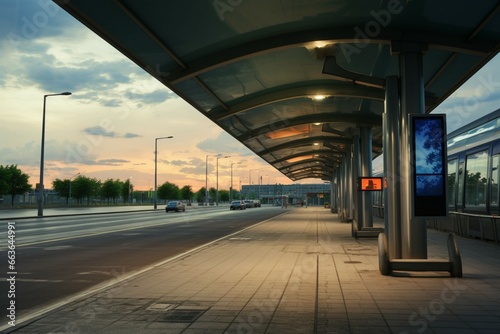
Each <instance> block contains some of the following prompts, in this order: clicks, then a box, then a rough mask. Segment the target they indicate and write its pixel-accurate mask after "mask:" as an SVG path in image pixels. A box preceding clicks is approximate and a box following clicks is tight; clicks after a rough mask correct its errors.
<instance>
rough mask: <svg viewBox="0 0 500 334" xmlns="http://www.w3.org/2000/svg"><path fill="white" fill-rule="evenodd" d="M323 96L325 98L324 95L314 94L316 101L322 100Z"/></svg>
mask: <svg viewBox="0 0 500 334" xmlns="http://www.w3.org/2000/svg"><path fill="white" fill-rule="evenodd" d="M325 98H326V96H325V95H314V99H315V100H318V101H321V100H324V99H325Z"/></svg>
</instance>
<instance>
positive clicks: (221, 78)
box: [54, 0, 500, 180]
mask: <svg viewBox="0 0 500 334" xmlns="http://www.w3.org/2000/svg"><path fill="white" fill-rule="evenodd" d="M54 1H55V2H56V3H58V4H59V5H60V6H61V7H62V8H64V9H65V10H66V11H68V12H69V13H70V14H72V15H73V16H74V17H76V18H77V19H78V20H80V21H81V22H82V23H83V24H85V25H87V26H88V27H89V28H90V29H92V30H93V31H94V32H96V33H97V34H98V35H99V36H101V37H102V38H104V39H105V40H106V41H108V42H109V43H110V44H112V45H113V46H114V47H116V48H117V49H118V50H120V51H121V52H122V53H123V54H124V55H126V56H127V57H129V58H130V59H132V60H133V61H134V62H135V63H137V64H138V65H139V66H141V67H142V68H144V69H145V70H146V71H147V72H149V73H150V74H151V75H152V76H154V77H155V78H157V79H158V80H159V81H160V82H162V83H163V84H164V85H165V86H167V87H168V88H170V89H171V90H172V91H174V92H175V93H176V94H178V95H179V96H180V97H181V98H183V99H185V100H186V101H187V102H189V103H190V104H191V105H192V106H193V107H194V108H196V109H197V110H199V111H200V112H201V113H202V114H204V115H205V116H206V117H208V118H209V119H211V120H212V121H214V122H215V123H217V124H218V125H220V126H221V127H222V128H223V129H225V130H226V131H227V132H229V133H230V134H231V135H233V136H234V137H235V138H236V139H238V140H239V141H240V142H241V143H243V144H244V145H246V146H247V147H248V148H250V149H251V150H252V151H253V152H255V153H256V154H258V155H259V156H260V157H262V158H263V159H264V160H266V161H267V162H269V163H270V164H271V165H273V166H274V167H275V168H276V169H278V170H279V171H281V172H282V173H283V174H284V175H286V176H287V177H289V178H290V179H292V180H299V179H303V178H320V179H331V175H332V172H333V170H334V166H335V165H336V164H338V162H339V160H340V158H341V157H342V156H343V155H344V154H345V153H346V147H347V146H348V145H349V144H350V143H351V140H352V136H353V135H354V134H355V133H356V132H357V128H358V127H363V126H368V127H371V128H372V138H373V153H374V155H375V156H376V155H378V154H380V153H381V151H382V139H381V136H382V129H381V124H382V121H381V119H382V117H381V115H382V113H383V109H384V85H385V78H386V77H387V76H389V75H398V73H399V63H398V57H397V54H398V50H399V45H400V44H401V43H409V44H411V45H412V46H414V47H415V50H417V51H419V52H422V53H423V69H424V86H425V96H426V111H427V112H430V111H432V110H433V109H434V108H435V107H436V106H437V105H438V104H439V103H441V102H442V101H443V100H444V99H446V98H447V97H448V96H449V95H450V94H451V93H453V92H454V91H455V90H456V89H457V88H458V87H459V86H460V85H461V84H462V83H463V82H464V81H466V80H467V79H468V78H469V77H470V76H472V75H473V74H474V73H475V72H476V71H477V70H478V69H479V68H481V67H482V66H483V65H484V64H485V63H486V62H487V61H489V60H490V59H491V58H492V57H493V56H495V55H496V54H497V52H498V50H499V45H500V43H499V42H500V14H499V11H500V4H499V1H493V0H482V1H480V2H474V3H471V2H469V1H466V0H454V1H451V0H448V1H446V0H441V1H436V0H422V1H411V0H408V1H398V0H388V1H386V0H382V1H377V2H374V1H372V0H356V1H352V0H252V1H250V0H204V1H162V0H71V1H66V0H54Z"/></svg>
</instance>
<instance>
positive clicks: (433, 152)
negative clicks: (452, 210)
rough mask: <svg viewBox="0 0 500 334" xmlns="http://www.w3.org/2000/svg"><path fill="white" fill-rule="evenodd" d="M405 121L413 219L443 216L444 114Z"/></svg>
mask: <svg viewBox="0 0 500 334" xmlns="http://www.w3.org/2000/svg"><path fill="white" fill-rule="evenodd" d="M409 118H410V119H409V124H410V135H411V137H410V138H411V140H410V153H411V155H410V157H411V172H412V186H411V189H412V199H413V216H414V217H443V216H446V215H447V214H448V205H447V201H446V182H447V171H446V169H447V162H446V115H443V114H436V115H414V114H412V115H409Z"/></svg>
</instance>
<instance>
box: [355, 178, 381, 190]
mask: <svg viewBox="0 0 500 334" xmlns="http://www.w3.org/2000/svg"><path fill="white" fill-rule="evenodd" d="M382 185H383V181H382V178H381V177H360V178H359V179H358V190H361V191H381V190H382Z"/></svg>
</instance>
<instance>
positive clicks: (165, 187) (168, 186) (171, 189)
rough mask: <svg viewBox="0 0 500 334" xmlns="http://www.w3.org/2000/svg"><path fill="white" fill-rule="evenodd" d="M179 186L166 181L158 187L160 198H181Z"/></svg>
mask: <svg viewBox="0 0 500 334" xmlns="http://www.w3.org/2000/svg"><path fill="white" fill-rule="evenodd" d="M179 195H180V190H179V187H178V186H176V185H175V184H173V183H170V182H165V183H164V184H162V185H161V186H159V187H158V198H160V199H163V200H168V199H176V198H179Z"/></svg>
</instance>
